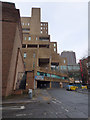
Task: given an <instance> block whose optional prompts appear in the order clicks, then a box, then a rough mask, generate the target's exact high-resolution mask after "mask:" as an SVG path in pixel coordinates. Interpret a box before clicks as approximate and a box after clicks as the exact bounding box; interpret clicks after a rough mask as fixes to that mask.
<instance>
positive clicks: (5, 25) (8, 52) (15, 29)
mask: <svg viewBox="0 0 90 120" xmlns="http://www.w3.org/2000/svg"><path fill="white" fill-rule="evenodd" d="M0 22H2V96H8V95H10V94H12V92H13V91H14V90H16V89H18V88H19V84H20V80H19V79H18V75H19V74H20V73H24V62H23V58H22V54H21V47H22V28H21V22H20V14H19V10H18V9H16V8H15V4H14V3H7V2H2V18H1V20H0ZM0 40H1V39H0ZM22 76H23V74H22Z"/></svg>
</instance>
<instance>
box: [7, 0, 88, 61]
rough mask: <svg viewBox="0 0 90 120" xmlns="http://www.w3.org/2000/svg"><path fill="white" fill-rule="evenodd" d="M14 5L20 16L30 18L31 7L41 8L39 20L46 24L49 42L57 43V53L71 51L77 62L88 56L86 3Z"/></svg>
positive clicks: (30, 3) (18, 3)
mask: <svg viewBox="0 0 90 120" xmlns="http://www.w3.org/2000/svg"><path fill="white" fill-rule="evenodd" d="M7 1H8V0H7ZM14 1H15V0H14ZM15 3H16V8H18V9H20V15H21V16H27V17H30V16H31V8H32V7H40V8H41V13H42V14H41V20H42V21H47V22H48V24H49V34H50V35H51V41H56V42H57V45H58V52H59V53H61V52H62V51H63V50H68V51H69V50H72V51H74V52H76V57H77V60H78V59H80V58H82V57H83V56H86V55H87V54H88V53H87V51H88V2H37V3H36V2H34V3H33V2H15Z"/></svg>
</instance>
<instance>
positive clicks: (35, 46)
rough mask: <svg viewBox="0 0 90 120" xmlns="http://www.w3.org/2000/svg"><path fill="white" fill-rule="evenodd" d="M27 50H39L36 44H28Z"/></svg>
mask: <svg viewBox="0 0 90 120" xmlns="http://www.w3.org/2000/svg"><path fill="white" fill-rule="evenodd" d="M27 48H37V45H35V44H28V45H27Z"/></svg>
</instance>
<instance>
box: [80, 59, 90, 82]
mask: <svg viewBox="0 0 90 120" xmlns="http://www.w3.org/2000/svg"><path fill="white" fill-rule="evenodd" d="M89 64H90V57H87V58H83V59H81V60H80V70H81V78H82V84H88V82H89V81H88V80H89V79H88V77H89V76H88V75H89ZM89 84H90V82H89Z"/></svg>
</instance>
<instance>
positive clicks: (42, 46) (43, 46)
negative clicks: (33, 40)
mask: <svg viewBox="0 0 90 120" xmlns="http://www.w3.org/2000/svg"><path fill="white" fill-rule="evenodd" d="M39 48H49V45H44V44H43V45H39Z"/></svg>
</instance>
